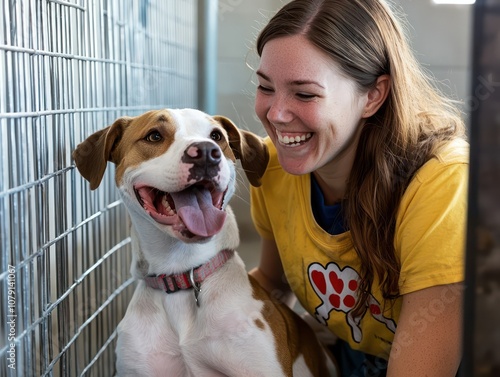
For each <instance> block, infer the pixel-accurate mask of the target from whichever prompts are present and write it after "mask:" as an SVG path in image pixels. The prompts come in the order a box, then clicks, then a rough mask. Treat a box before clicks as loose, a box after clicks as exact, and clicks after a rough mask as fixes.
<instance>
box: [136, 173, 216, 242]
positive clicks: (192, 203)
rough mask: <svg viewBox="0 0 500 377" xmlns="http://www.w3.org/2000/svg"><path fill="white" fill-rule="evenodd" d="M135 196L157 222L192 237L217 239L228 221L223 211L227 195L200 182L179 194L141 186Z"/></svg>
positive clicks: (137, 188)
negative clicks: (217, 235)
mask: <svg viewBox="0 0 500 377" xmlns="http://www.w3.org/2000/svg"><path fill="white" fill-rule="evenodd" d="M135 193H136V196H137V199H138V200H139V203H140V204H141V205H142V207H143V208H144V209H145V210H146V211H147V212H148V213H149V214H150V216H151V217H152V218H153V219H154V220H156V221H157V222H158V223H160V224H164V225H172V226H174V228H176V229H175V230H177V231H180V232H181V233H183V234H184V235H185V236H188V237H189V236H201V237H210V236H213V235H214V234H217V233H218V232H219V231H220V230H221V228H222V226H223V225H224V221H225V219H226V212H225V211H223V210H222V204H223V200H224V192H221V191H216V190H215V189H214V187H213V185H211V184H209V183H204V182H200V183H197V184H195V185H192V186H189V187H188V188H186V189H184V190H182V191H179V192H165V191H161V190H158V189H157V188H154V187H150V186H140V187H135ZM179 219H180V221H179ZM180 222H181V223H180ZM182 224H184V226H185V228H187V231H186V229H183V228H184V227H183V226H182ZM190 233H191V234H190Z"/></svg>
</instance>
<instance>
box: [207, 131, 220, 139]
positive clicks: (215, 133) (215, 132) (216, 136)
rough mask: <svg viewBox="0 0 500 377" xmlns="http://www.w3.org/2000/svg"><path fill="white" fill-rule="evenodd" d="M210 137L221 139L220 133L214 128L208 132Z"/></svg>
mask: <svg viewBox="0 0 500 377" xmlns="http://www.w3.org/2000/svg"><path fill="white" fill-rule="evenodd" d="M210 139H212V140H213V141H221V140H222V133H221V132H220V131H218V130H214V131H212V132H211V133H210Z"/></svg>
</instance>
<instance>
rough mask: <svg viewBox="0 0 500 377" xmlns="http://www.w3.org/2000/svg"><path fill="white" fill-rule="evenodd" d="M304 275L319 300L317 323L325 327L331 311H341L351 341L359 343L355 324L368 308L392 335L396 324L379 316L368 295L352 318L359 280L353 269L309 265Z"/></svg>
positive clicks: (374, 299) (360, 337) (332, 263)
mask: <svg viewBox="0 0 500 377" xmlns="http://www.w3.org/2000/svg"><path fill="white" fill-rule="evenodd" d="M307 272H308V276H309V281H310V282H311V285H312V287H313V289H314V291H315V292H316V294H317V295H318V297H319V298H320V300H321V305H319V306H318V307H316V318H317V320H318V321H319V322H320V323H321V324H323V325H325V326H326V325H327V322H328V319H329V318H330V313H331V311H332V310H336V311H338V312H343V313H345V314H346V321H347V324H348V325H349V327H350V328H351V334H352V338H353V339H354V341H355V342H356V343H361V340H362V339H363V333H362V331H361V327H360V326H359V325H360V323H361V320H362V319H363V318H364V316H365V315H366V312H367V311H368V309H369V310H370V313H371V315H372V317H373V318H375V319H376V320H377V321H379V322H381V323H383V324H385V326H386V327H387V328H388V329H389V330H390V331H392V332H393V333H395V332H396V323H395V322H394V321H393V320H392V319H390V318H386V317H384V316H383V314H382V308H381V306H380V303H379V302H378V301H377V299H376V298H375V297H373V295H371V294H370V296H369V299H368V301H367V303H366V306H365V308H364V310H363V312H362V313H361V315H360V316H358V317H353V316H352V309H353V308H354V306H355V305H356V302H357V300H358V294H357V291H358V286H359V281H360V276H359V274H358V273H357V272H356V270H354V269H353V268H351V267H348V266H346V267H344V268H343V269H340V268H339V266H338V265H337V264H335V263H334V262H330V263H328V265H327V266H326V267H323V265H321V264H319V263H312V264H310V265H309V268H308V271H307Z"/></svg>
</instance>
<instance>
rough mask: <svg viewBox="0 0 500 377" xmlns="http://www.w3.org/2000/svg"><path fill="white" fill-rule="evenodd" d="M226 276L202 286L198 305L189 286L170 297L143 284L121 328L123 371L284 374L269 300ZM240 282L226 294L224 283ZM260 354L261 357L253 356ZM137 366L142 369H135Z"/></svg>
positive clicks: (121, 366) (207, 374)
mask: <svg viewBox="0 0 500 377" xmlns="http://www.w3.org/2000/svg"><path fill="white" fill-rule="evenodd" d="M221 280H222V279H217V280H216V281H215V282H214V281H212V282H211V283H215V284H207V285H205V286H202V289H205V292H204V293H205V294H204V295H201V296H200V299H201V300H203V301H201V306H200V307H199V308H198V307H197V306H196V304H195V302H194V297H193V293H192V291H190V290H188V291H183V292H176V293H174V294H171V295H169V297H165V295H166V294H165V293H164V292H161V291H152V290H150V289H147V288H146V287H144V286H143V287H141V286H139V287H138V288H137V291H136V294H135V295H134V298H133V300H132V302H131V304H130V305H129V309H128V311H127V315H126V317H125V318H124V320H123V321H122V323H121V324H120V328H119V331H120V333H119V342H118V347H117V352H118V353H121V355H120V363H119V366H118V372H119V374H118V375H119V376H122V375H127V374H122V373H121V372H120V370H121V371H123V373H130V371H131V370H133V371H134V373H135V374H134V375H135V376H141V375H144V376H146V375H148V376H176V377H177V376H179V377H181V376H259V375H262V374H259V373H261V372H262V371H264V370H267V371H273V373H271V372H267V373H271V374H266V375H272V376H281V375H283V374H282V371H281V368H280V363H279V361H278V357H277V355H276V348H275V340H274V337H273V335H272V332H271V330H270V328H269V326H268V325H267V324H266V323H265V319H264V317H263V316H262V310H263V306H264V303H263V302H261V301H258V300H255V299H253V298H252V294H251V289H250V287H249V285H248V284H247V285H245V284H244V285H240V284H239V282H238V281H236V282H235V281H232V282H230V281H221ZM224 280H225V279H224ZM235 283H236V287H235V288H237V289H238V290H239V291H240V294H238V295H229V296H227V294H226V293H225V292H224V290H222V289H221V286H220V284H224V285H226V284H232V285H234V284H235ZM226 289H227V288H226ZM165 298H167V299H165ZM132 342H133V343H134V344H133V347H132V344H131V343H132ZM130 349H134V350H135V352H134V354H131V352H130ZM127 353H128V354H127ZM256 353H257V354H258V355H259V359H258V360H252V359H251V358H248V355H251V354H256ZM138 365H142V366H143V370H141V371H139V370H136V369H135V368H136V367H135V366H138ZM130 375H132V374H130Z"/></svg>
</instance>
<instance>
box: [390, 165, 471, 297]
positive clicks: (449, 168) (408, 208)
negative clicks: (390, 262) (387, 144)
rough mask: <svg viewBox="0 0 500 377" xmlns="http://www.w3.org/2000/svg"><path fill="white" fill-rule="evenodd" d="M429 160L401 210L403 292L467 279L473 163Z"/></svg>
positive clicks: (399, 239) (398, 237)
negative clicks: (465, 276)
mask: <svg viewBox="0 0 500 377" xmlns="http://www.w3.org/2000/svg"><path fill="white" fill-rule="evenodd" d="M427 165H428V166H427ZM427 165H426V166H424V167H423V168H422V169H421V171H419V172H418V173H417V175H416V176H415V178H414V179H413V181H412V182H411V183H410V185H409V186H408V189H407V191H406V192H405V194H404V195H403V198H402V201H401V204H400V209H399V213H398V219H397V223H396V237H395V247H396V254H397V255H399V256H400V262H401V274H400V278H399V288H400V293H401V294H406V293H410V292H414V291H417V290H420V289H424V288H428V287H431V286H436V285H442V284H451V283H456V282H460V281H463V279H464V258H465V255H464V250H465V231H466V228H465V227H466V216H467V188H468V187H467V185H468V164H466V163H453V164H444V163H442V162H440V161H437V160H434V161H432V163H430V164H427Z"/></svg>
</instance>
